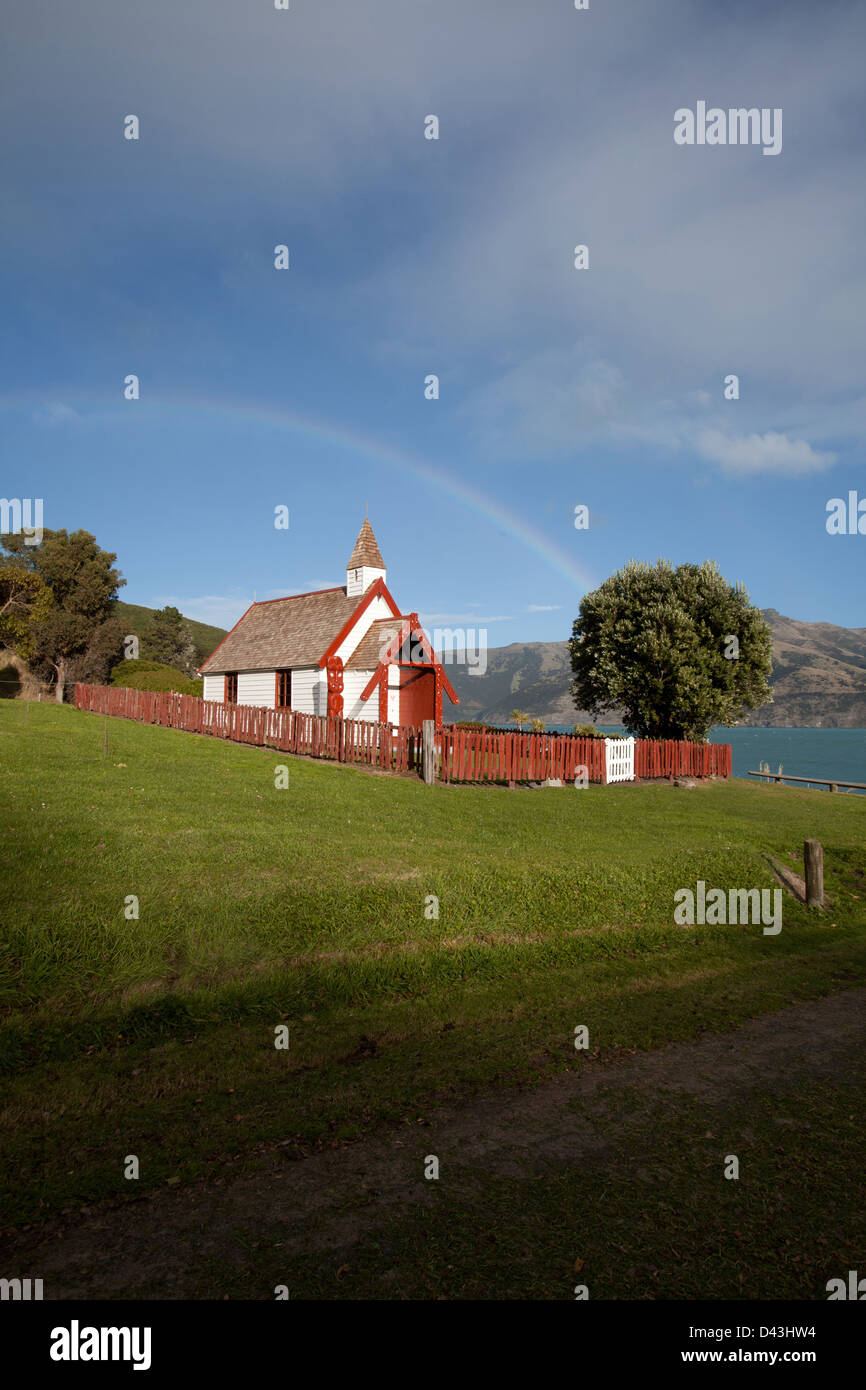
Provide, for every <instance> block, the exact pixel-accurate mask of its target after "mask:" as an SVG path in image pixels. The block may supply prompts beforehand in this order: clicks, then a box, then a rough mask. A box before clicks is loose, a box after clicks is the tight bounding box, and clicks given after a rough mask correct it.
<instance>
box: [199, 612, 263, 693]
mask: <svg viewBox="0 0 866 1390" xmlns="http://www.w3.org/2000/svg"><path fill="white" fill-rule="evenodd" d="M255 606H256V605H255V604H254V603H251V604H250V606H249V608H248V609H247V613H252V611H253V609H254V608H255ZM247 613H242V614H241V616H240V617H239V618H238V620H237V622H236V623H235V625H234V627H230V628H229V630H228V632H227V633H226V635H225V637H224V638H223V639H222V642H217V644H216V646H215V647H214V649H213V651H212V652H211V654H210V656H206V657H205V659H204V661H203V662H202V664H201V666H199V668H198V670H197V671H196V675H197V676H200V675H201V673H202V671H203V670H204V668H205V666H207V664H208V662H209V661H212V660H213V658H214V657H215V656H216V654H217V652H218V651H219V649H220V647H221V646H222V644H223V642H227V641H228V640H229V638H230V637H231V635H232V633H233V632H234V631H235V629H236V628H239V627H240V625H241V623H242V622H243V620H244V618H245V617H246V616H247ZM221 674H222V672H221V671H209V672H208V675H211V676H219V675H221Z"/></svg>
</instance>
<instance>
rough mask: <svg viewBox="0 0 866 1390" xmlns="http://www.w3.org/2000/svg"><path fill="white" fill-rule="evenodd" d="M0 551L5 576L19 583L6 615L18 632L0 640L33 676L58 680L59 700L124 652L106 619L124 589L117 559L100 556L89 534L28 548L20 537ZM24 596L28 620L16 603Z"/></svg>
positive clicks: (56, 535) (48, 538) (7, 540)
mask: <svg viewBox="0 0 866 1390" xmlns="http://www.w3.org/2000/svg"><path fill="white" fill-rule="evenodd" d="M2 545H3V549H4V550H5V552H6V558H5V559H4V563H3V567H2V569H3V573H4V574H6V573H10V574H11V578H12V580H13V581H15V580H16V579H17V576H18V575H20V576H21V578H20V580H18V581H17V582H18V586H19V587H18V593H19V598H18V600H17V605H16V602H12V603H11V604H10V607H9V612H10V613H11V614H12V615H13V617H14V616H15V614H16V613H17V619H18V626H17V628H15V627H12V628H8V627H7V628H5V629H4V628H0V637H2V640H3V641H5V642H6V645H7V646H9V647H10V648H11V649H12V650H13V651H15V652H16V653H17V654H18V655H19V656H22V657H26V659H27V660H28V661H29V662H30V665H31V669H33V670H35V671H36V672H37V673H41V672H44V673H45V674H46V675H47V674H48V673H49V672H51V673H53V674H54V675H56V678H57V688H58V698H62V694H63V686H64V684H65V683H66V681H67V680H69V679H70V678H87V677H90V678H93V677H94V676H96V677H97V678H99V676H100V674H102V673H104V670H107V669H108V667H109V666H110V665H111V664H112V662H113V661H114V660H116V659H117V658H118V657H119V656H120V654H121V648H122V638H123V629H122V625H121V624H119V623H118V622H117V620H116V619H115V618H113V617H112V608H113V605H114V602H115V599H116V598H117V591H118V589H119V588H120V587H121V585H123V584H125V583H126V580H125V579H123V577H122V576H121V575H120V573H119V572H118V571H117V570H115V569H113V568H112V565H113V563H114V561H115V560H116V559H117V556H116V555H113V554H111V553H110V552H109V551H106V550H102V549H100V547H99V546H98V545H97V543H96V538H95V537H94V536H92V535H91V534H90V532H89V531H73V532H71V533H67V532H66V531H65V530H60V531H44V532H43V536H42V541H41V543H40V544H39V545H34V546H31V545H27V544H26V541H25V537H24V536H23V534H14V535H7V536H4V537H3V540H2ZM24 576H27V579H26V580H25V578H24ZM7 582H9V581H8V580H7ZM27 584H29V585H30V589H29V591H28V590H27V589H26V585H27ZM5 592H6V591H5V590H4V589H2V588H0V594H3V593H5ZM25 592H30V594H31V595H32V599H31V601H30V602H29V604H28V605H27V607H26V612H25V611H24V610H22V606H21V605H22V599H21V597H20V595H22V594H24V593H25ZM46 595H47V596H50V597H46ZM10 639H11V640H10ZM103 668H104V669H103Z"/></svg>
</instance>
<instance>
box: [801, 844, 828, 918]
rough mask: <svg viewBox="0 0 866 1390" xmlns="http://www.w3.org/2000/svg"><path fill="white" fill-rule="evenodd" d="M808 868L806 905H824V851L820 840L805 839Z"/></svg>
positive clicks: (804, 853)
mask: <svg viewBox="0 0 866 1390" xmlns="http://www.w3.org/2000/svg"><path fill="white" fill-rule="evenodd" d="M803 863H804V865H805V868H806V906H807V907H823V906H824V851H823V849H822V848H821V842H820V840H804V841H803Z"/></svg>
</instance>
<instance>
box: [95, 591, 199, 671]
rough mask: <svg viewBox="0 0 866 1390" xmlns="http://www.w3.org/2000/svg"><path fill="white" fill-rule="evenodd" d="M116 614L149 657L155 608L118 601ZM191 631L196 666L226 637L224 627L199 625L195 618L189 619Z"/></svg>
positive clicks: (143, 653) (144, 653)
mask: <svg viewBox="0 0 866 1390" xmlns="http://www.w3.org/2000/svg"><path fill="white" fill-rule="evenodd" d="M114 612H115V614H116V616H117V617H118V618H120V620H121V622H124V623H128V624H129V631H130V632H134V633H136V634H137V636H138V637H140V638H141V639H142V643H141V647H142V656H146V655H147V634H148V632H149V631H150V622H151V619H152V618H153V615H154V613H155V612H156V609H155V608H145V607H143V606H142V605H141V604H139V603H124V602H123V601H122V599H118V601H117V604H116V605H115V609H114ZM186 621H187V623H188V624H189V630H190V632H191V634H192V640H193V643H194V645H195V652H196V658H197V660H196V664H197V665H201V663H202V662H203V661H204V659H205V657H206V656H210V654H211V652H212V651H213V649H214V647H218V646H219V644H220V642H221V641H222V640H223V638H224V637H225V635H226V630H225V628H223V627H211V626H210V624H209V623H198V622H196V620H195V618H187V619H186Z"/></svg>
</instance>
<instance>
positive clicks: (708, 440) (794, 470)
mask: <svg viewBox="0 0 866 1390" xmlns="http://www.w3.org/2000/svg"><path fill="white" fill-rule="evenodd" d="M698 449H699V451H700V453H701V454H702V455H703V457H704V458H706V459H709V460H710V461H711V462H713V463H717V464H719V465H720V466H721V468H722V470H723V471H724V472H725V473H735V474H739V475H741V476H745V475H746V474H750V473H782V474H788V475H790V476H797V475H800V474H804V473H820V472H823V470H824V469H826V468H830V467H831V466H832V464H833V463H835V461H836V455H835V454H831V453H819V452H817V451H816V450H815V449H813V448H812V446H811V444H809V443H808V441H807V440H805V439H789V438H788V436H787V435H786V434H776V433H774V432H773V431H772V430H769V431H768V432H767V433H766V434H749V435H741V436H729V435H725V434H723V433H722V431H721V430H704V431H703V432H702V433H701V434H700V435H699V436H698Z"/></svg>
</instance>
